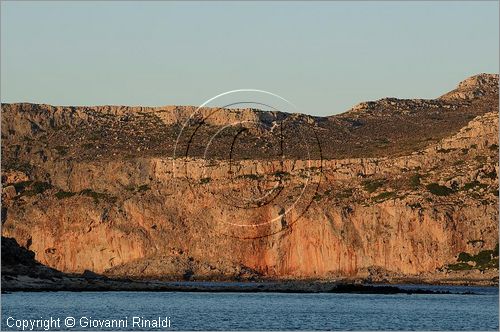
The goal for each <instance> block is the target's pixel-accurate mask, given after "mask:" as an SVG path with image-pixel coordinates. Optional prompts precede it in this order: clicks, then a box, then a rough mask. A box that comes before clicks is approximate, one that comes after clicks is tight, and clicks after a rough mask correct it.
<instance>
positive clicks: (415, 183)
mask: <svg viewBox="0 0 500 332" xmlns="http://www.w3.org/2000/svg"><path fill="white" fill-rule="evenodd" d="M421 178H422V177H421V176H420V174H418V173H415V174H413V175H412V176H410V179H409V183H410V187H411V188H412V189H417V188H418V187H420V179H421Z"/></svg>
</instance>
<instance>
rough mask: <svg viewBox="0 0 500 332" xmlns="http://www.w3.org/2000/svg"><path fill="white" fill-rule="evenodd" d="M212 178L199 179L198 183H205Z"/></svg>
mask: <svg viewBox="0 0 500 332" xmlns="http://www.w3.org/2000/svg"><path fill="white" fill-rule="evenodd" d="M211 180H212V179H211V178H203V179H201V180H200V183H201V184H206V183H209V182H210V181H211Z"/></svg>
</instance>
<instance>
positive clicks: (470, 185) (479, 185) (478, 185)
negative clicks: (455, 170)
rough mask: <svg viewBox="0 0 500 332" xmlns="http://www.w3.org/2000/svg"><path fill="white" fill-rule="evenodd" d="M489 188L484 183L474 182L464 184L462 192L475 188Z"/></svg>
mask: <svg viewBox="0 0 500 332" xmlns="http://www.w3.org/2000/svg"><path fill="white" fill-rule="evenodd" d="M486 187H488V185H487V184H484V183H481V182H479V181H472V182H468V183H466V184H464V186H463V187H462V190H465V191H467V190H470V189H474V188H486Z"/></svg>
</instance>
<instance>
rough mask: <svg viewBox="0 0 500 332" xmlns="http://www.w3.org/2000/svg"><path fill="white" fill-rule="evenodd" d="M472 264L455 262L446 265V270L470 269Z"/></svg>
mask: <svg viewBox="0 0 500 332" xmlns="http://www.w3.org/2000/svg"><path fill="white" fill-rule="evenodd" d="M472 268H473V266H471V265H469V264H467V263H456V264H449V265H448V270H451V271H463V270H472Z"/></svg>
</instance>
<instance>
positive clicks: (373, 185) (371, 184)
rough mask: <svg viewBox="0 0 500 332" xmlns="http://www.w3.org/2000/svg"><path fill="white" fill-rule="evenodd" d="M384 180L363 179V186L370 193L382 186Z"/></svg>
mask: <svg viewBox="0 0 500 332" xmlns="http://www.w3.org/2000/svg"><path fill="white" fill-rule="evenodd" d="M385 182H386V181H385V180H365V181H363V187H364V188H365V190H366V191H367V192H369V193H370V194H371V193H373V192H375V191H376V190H377V189H378V188H380V187H382V186H383V185H384V183H385Z"/></svg>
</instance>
